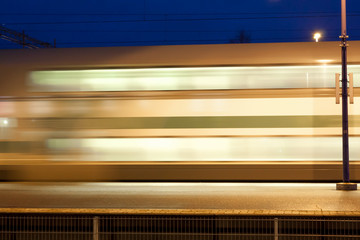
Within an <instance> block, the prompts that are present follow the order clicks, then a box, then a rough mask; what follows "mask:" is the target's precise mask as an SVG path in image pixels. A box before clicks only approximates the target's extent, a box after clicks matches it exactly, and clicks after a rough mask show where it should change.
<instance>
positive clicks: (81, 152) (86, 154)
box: [47, 137, 360, 162]
mask: <svg viewBox="0 0 360 240" xmlns="http://www.w3.org/2000/svg"><path fill="white" fill-rule="evenodd" d="M359 144H360V137H351V138H350V149H351V152H350V156H353V157H354V158H356V156H359V155H360V148H358V147H356V146H359ZM47 145H48V147H49V149H50V150H51V151H53V153H54V154H53V155H52V158H53V160H78V161H99V159H101V160H102V161H139V160H141V161H155V162H157V161H192V162H197V161H220V162H223V161H340V160H341V157H342V155H341V137H207V138H204V137H195V138H161V137H160V138H118V139H114V138H87V139H84V138H82V139H48V140H47ZM57 152H58V153H59V154H56V153H57ZM67 154H68V155H69V156H71V157H67V158H64V156H66V155H67Z"/></svg>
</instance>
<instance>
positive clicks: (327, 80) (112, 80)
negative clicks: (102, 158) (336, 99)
mask: <svg viewBox="0 0 360 240" xmlns="http://www.w3.org/2000/svg"><path fill="white" fill-rule="evenodd" d="M348 70H349V72H353V73H354V74H355V75H357V74H360V65H352V66H349V67H348ZM336 72H340V66H339V65H330V66H329V65H317V66H277V67H202V68H199V67H196V68H141V69H91V70H44V71H33V72H31V73H30V81H29V85H30V90H31V91H35V92H82V91H90V92H94V91H164V90H216V89H224V90H225V89H283V88H329V87H334V84H335V82H334V76H335V73H336ZM354 87H360V83H358V84H355V86H354Z"/></svg>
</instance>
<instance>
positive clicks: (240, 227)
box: [0, 214, 360, 240]
mask: <svg viewBox="0 0 360 240" xmlns="http://www.w3.org/2000/svg"><path fill="white" fill-rule="evenodd" d="M0 239H1V240H52V239H54V240H63V239H64V240H65V239H66V240H75V239H76V240H165V239H166V240H183V239H184V240H195V239H196V240H300V239H301V240H324V239H326V240H337V239H339V240H340V239H360V218H338V217H337V218H334V217H332V218H331V217H251V216H152V215H149V216H145V215H140V216H135V215H122V216H118V215H116V216H113V215H102V216H93V215H39V214H38V215H29V214H26V215H25V214H24V215H19V214H17V215H14V214H7V215H0Z"/></svg>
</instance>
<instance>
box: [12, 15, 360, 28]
mask: <svg viewBox="0 0 360 240" xmlns="http://www.w3.org/2000/svg"><path fill="white" fill-rule="evenodd" d="M338 16H339V14H329V15H297V16H271V17H215V18H166V19H134V20H130V19H126V20H91V21H67V22H10V23H6V24H7V25H49V24H93V23H95V24H96V23H121V22H122V23H131V22H177V21H178V22H184V21H185V22H187V21H228V20H259V19H295V18H331V17H338ZM358 16H360V14H348V17H358Z"/></svg>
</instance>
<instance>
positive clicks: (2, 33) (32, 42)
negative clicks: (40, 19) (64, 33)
mask: <svg viewBox="0 0 360 240" xmlns="http://www.w3.org/2000/svg"><path fill="white" fill-rule="evenodd" d="M0 38H1V39H4V40H6V41H9V42H13V43H17V44H19V45H21V46H23V48H30V49H37V48H53V47H55V46H52V45H51V44H50V43H47V42H43V41H40V40H38V39H35V38H32V37H30V36H29V35H27V34H25V32H24V31H22V32H17V31H15V30H12V29H9V28H6V27H4V26H0Z"/></svg>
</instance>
